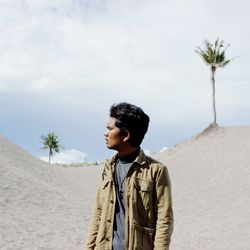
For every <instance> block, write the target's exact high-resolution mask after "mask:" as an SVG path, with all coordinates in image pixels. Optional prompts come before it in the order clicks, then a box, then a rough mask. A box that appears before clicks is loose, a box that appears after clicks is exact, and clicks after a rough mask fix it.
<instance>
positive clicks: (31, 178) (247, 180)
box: [0, 126, 250, 250]
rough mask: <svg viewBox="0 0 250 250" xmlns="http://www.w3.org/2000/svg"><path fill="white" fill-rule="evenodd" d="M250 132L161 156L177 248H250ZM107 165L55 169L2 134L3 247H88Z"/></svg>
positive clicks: (206, 137) (221, 133) (201, 139)
mask: <svg viewBox="0 0 250 250" xmlns="http://www.w3.org/2000/svg"><path fill="white" fill-rule="evenodd" d="M249 152H250V126H245V127H227V128H223V127H220V128H217V129H213V130H210V131H208V132H206V133H203V134H200V135H198V136H196V137H193V138H191V139H190V140H187V141H185V142H183V143H181V144H178V145H177V146H175V147H173V148H171V149H169V150H166V151H164V152H162V153H161V154H159V155H156V158H157V159H159V160H160V161H162V162H164V163H165V164H166V165H167V166H168V169H169V173H170V177H171V181H172V192H173V204H174V214H175V229H174V234H173V239H172V245H171V249H172V250H207V249H211V250H248V249H250V209H249V207H250V195H249V194H250V153H249ZM101 171H102V166H85V167H81V168H64V167H60V166H50V165H48V164H46V163H44V162H42V161H40V160H39V159H36V158H35V157H33V156H31V155H30V154H28V153H27V152H25V151H24V150H22V149H21V148H19V147H18V146H16V145H14V144H12V143H11V142H9V141H8V140H7V139H6V138H5V137H3V136H1V135H0V214H1V216H0V249H1V250H7V249H8V250H12V249H20V250H21V249H22V250H29V249H31V250H36V249H39V250H49V249H55V250H57V249H58V250H59V249H62V250H64V249H65V250H71V249H72V250H78V249H84V242H85V238H86V234H87V231H88V226H89V221H90V217H91V213H92V208H93V203H94V199H95V193H96V188H97V185H98V181H99V178H100V173H101Z"/></svg>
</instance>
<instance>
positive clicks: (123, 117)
mask: <svg viewBox="0 0 250 250" xmlns="http://www.w3.org/2000/svg"><path fill="white" fill-rule="evenodd" d="M110 117H112V118H115V119H116V120H117V121H116V126H117V127H118V128H119V129H120V130H121V133H123V134H126V133H127V132H128V131H129V133H130V138H129V144H130V145H131V146H134V147H139V146H140V144H141V142H142V140H143V138H144V135H145V134H146V132H147V130H148V125H149V117H148V115H147V114H145V113H144V111H143V110H142V109H141V108H140V107H137V106H135V105H133V104H130V103H126V102H121V103H118V104H113V105H112V106H111V108H110Z"/></svg>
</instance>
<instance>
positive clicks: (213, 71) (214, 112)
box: [211, 66, 217, 125]
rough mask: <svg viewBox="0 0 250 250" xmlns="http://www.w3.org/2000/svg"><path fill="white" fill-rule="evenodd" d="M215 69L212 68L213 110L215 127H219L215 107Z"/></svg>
mask: <svg viewBox="0 0 250 250" xmlns="http://www.w3.org/2000/svg"><path fill="white" fill-rule="evenodd" d="M215 71H216V68H215V67H213V66H212V67H211V84H212V109H213V123H212V124H213V125H217V122H216V119H217V115H216V106H215Z"/></svg>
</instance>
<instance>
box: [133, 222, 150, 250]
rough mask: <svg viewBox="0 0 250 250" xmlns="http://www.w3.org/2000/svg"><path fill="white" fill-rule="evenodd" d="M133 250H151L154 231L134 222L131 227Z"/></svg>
mask: <svg viewBox="0 0 250 250" xmlns="http://www.w3.org/2000/svg"><path fill="white" fill-rule="evenodd" d="M132 235H133V241H132V242H133V244H132V249H133V250H153V249H154V237H155V229H154V228H149V227H143V226H141V225H140V224H139V223H137V222H134V223H133V225H132Z"/></svg>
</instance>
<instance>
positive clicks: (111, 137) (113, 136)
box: [104, 117, 124, 151]
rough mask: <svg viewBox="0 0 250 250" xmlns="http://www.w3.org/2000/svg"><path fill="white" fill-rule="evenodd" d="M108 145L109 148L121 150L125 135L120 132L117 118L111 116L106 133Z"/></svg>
mask: <svg viewBox="0 0 250 250" xmlns="http://www.w3.org/2000/svg"><path fill="white" fill-rule="evenodd" d="M104 136H105V140H106V146H107V148H109V149H114V150H117V151H119V149H120V148H121V146H122V145H123V144H124V142H123V139H124V136H123V135H121V134H120V129H119V128H118V127H117V126H116V119H115V118H113V117H110V119H109V121H108V124H107V129H106V131H105V133H104Z"/></svg>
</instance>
